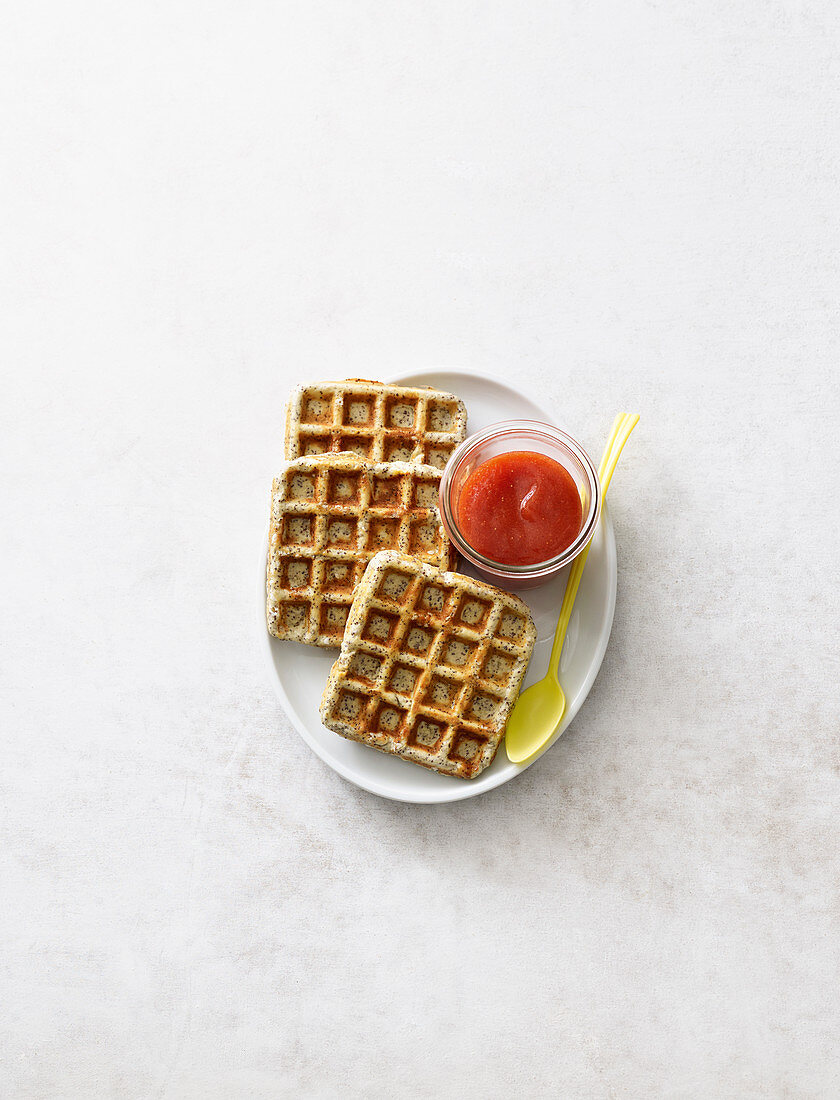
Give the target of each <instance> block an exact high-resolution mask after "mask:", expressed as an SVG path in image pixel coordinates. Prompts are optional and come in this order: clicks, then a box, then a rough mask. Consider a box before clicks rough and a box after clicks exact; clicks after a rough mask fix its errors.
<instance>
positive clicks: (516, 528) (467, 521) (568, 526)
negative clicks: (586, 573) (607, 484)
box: [457, 451, 583, 565]
mask: <svg viewBox="0 0 840 1100" xmlns="http://www.w3.org/2000/svg"><path fill="white" fill-rule="evenodd" d="M457 509H458V516H457V518H458V524H459V526H460V528H461V531H462V533H463V536H464V538H465V539H466V541H467V542H468V543H469V544H470V546H472V547H473V548H474V549H475V550H477V551H478V552H479V553H480V554H483V555H484V556H485V557H486V558H490V560H491V561H495V562H499V563H500V564H503V565H536V564H537V563H538V562H542V561H547V560H548V559H549V558H553V557H556V556H557V555H558V554H560V553H562V552H563V551H564V550H565V549H566V547H567V546H570V545H571V544H572V543H573V542H574V540H575V539H576V538H577V536H578V534H579V532H580V527H581V522H582V519H583V507H582V505H581V500H580V493H579V492H578V488H577V485H576V484H575V481H574V478H573V477H572V475H571V474H570V473H569V472H568V470H567V469H566V468H565V467H564V466H561V464H560V463H559V462H555V460H554V459H553V458H549V457H548V455H543V454H538V453H537V452H535V451H508V453H507V454H501V455H497V456H496V457H495V458H490V459H488V460H487V461H486V462H482V463H481V465H480V466H477V467H476V468H475V469H474V470H473V471H472V473H471V474H470V475H469V476H468V477H467V479H466V481H465V482H464V486H463V488H462V489H461V493H460V496H459V499H458V506H457Z"/></svg>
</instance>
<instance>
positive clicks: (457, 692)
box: [321, 552, 536, 779]
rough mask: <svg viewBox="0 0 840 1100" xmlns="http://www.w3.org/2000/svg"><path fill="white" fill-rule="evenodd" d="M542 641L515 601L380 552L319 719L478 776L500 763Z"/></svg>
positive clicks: (437, 767) (400, 752) (431, 764)
mask: <svg viewBox="0 0 840 1100" xmlns="http://www.w3.org/2000/svg"><path fill="white" fill-rule="evenodd" d="M535 640H536V629H535V627H534V623H533V620H532V618H531V614H530V612H529V610H528V608H527V606H526V605H525V604H524V603H523V602H522V600H520V599H519V598H518V597H516V596H512V595H511V594H510V593H508V592H502V591H500V590H499V589H498V588H494V587H493V586H492V585H489V584H484V583H483V582H481V581H476V580H473V579H472V578H471V577H465V576H462V575H461V574H460V573H451V572H444V571H442V570H440V569H435V568H434V567H432V566H429V565H425V564H424V563H423V562H420V561H418V560H417V559H416V558H411V557H406V556H405V555H402V554H395V553H390V552H385V553H381V554H377V555H376V557H375V558H373V560H372V561H371V563H370V565H368V567H367V569H366V571H365V575H364V577H363V578H362V581H361V584H360V585H359V587H358V588H357V589H356V596H355V598H354V600H353V606H352V607H351V609H350V616H349V618H348V620H347V627H346V629H345V632H344V641H343V642H342V645H341V653H340V654H339V656H338V659H337V660H336V662H335V664H334V665H333V667H332V670H331V671H330V675H329V679H328V682H327V687H326V689H325V691H324V695H323V697H322V699H321V719H322V721H323V723H324V725H325V726H326V727H327V728H328V729H331V730H334V731H335V732H336V733H340V734H341V735H342V736H343V737H347V738H349V739H350V740H353V741H361V742H363V743H364V744H366V745H370V746H372V747H373V748H377V749H381V750H382V751H383V752H389V753H394V754H395V755H397V756H401V757H403V758H404V759H406V760H412V761H414V763H416V764H422V765H423V766H424V767H427V768H432V769H433V770H434V771H437V772H442V773H443V774H445V775H455V776H460V777H461V778H464V779H472V778H474V777H475V776H476V775H478V774H479V772H481V771H483V770H484V769H485V768H486V767H487V765H488V764H490V763H491V762H492V760H493V757H494V756H495V755H496V750H497V749H498V747H499V742H500V741H501V739H502V737H503V735H504V732H505V725H506V724H507V720H508V716H509V715H510V711H511V708H512V707H513V704H514V702H515V701H516V698H517V696H518V695H519V687H520V685H521V683H522V678H523V676H524V675H525V670H526V668H527V667H528V661H529V660H530V657H531V652H532V650H533V648H534V642H535Z"/></svg>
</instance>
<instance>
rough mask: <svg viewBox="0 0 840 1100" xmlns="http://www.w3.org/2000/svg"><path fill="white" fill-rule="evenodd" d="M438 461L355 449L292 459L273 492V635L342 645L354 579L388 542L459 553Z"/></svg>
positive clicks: (447, 560)
mask: <svg viewBox="0 0 840 1100" xmlns="http://www.w3.org/2000/svg"><path fill="white" fill-rule="evenodd" d="M439 483H440V470H437V469H435V468H434V467H432V466H419V465H411V464H410V463H405V462H382V463H378V464H375V465H374V464H371V463H368V462H365V461H364V460H363V459H361V458H357V457H356V456H355V455H350V454H338V455H333V454H325V455H313V456H311V457H310V458H298V459H296V460H295V461H294V462H289V463H287V464H286V467H285V469H284V471H283V473H282V474H281V475H280V477H278V478H276V479H275V480H274V484H273V486H272V493H271V525H270V529H269V544H268V568H267V573H266V618H267V621H268V629H269V632H270V633H271V634H273V635H274V636H275V638H291V639H293V640H295V641H299V642H306V643H308V644H309V645H320V646H336V647H337V646H339V645H341V638H342V635H343V634H344V624H345V623H346V621H347V613H348V611H349V609H350V604H351V603H352V601H353V593H354V590H355V588H356V585H357V584H358V582H359V581H360V580H361V577H362V574H363V573H364V571H365V566H366V565H367V563H368V562H369V561H370V559H371V558H372V557H373V556H374V554H376V553H377V552H378V551H380V550H384V549H394V550H401V551H403V552H405V553H406V554H414V555H416V556H417V557H418V558H420V559H421V560H423V561H428V562H432V563H434V564H435V565H440V566H443V567H444V568H445V567H447V566H449V565H450V564H451V563H452V562H453V561H454V554H453V551H452V547H451V544H450V542H449V539H448V538H447V537H446V533H445V532H444V529H443V526H442V524H441V522H440V515H439V512H438V488H439Z"/></svg>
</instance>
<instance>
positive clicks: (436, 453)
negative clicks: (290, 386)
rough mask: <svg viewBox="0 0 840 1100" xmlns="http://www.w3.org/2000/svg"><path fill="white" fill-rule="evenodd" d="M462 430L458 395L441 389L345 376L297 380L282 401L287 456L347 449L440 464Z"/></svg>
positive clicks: (373, 458) (374, 457)
mask: <svg viewBox="0 0 840 1100" xmlns="http://www.w3.org/2000/svg"><path fill="white" fill-rule="evenodd" d="M466 434H467V410H466V407H465V406H464V403H463V401H461V400H459V398H457V397H455V396H454V394H451V393H443V392H442V391H441V390H433V389H428V388H421V389H412V388H410V387H407V386H388V385H385V384H384V383H382V382H367V381H364V380H363V379H353V378H351V379H346V380H345V381H343V382H317V383H315V384H314V385H312V386H299V387H298V388H297V389H296V390H295V391H294V392H293V393H292V395H291V397H290V398H289V401H288V404H287V406H286V440H285V449H286V458H287V459H292V458H299V457H301V456H304V455H314V454H323V453H324V452H327V451H336V452H337V451H351V452H352V453H353V454H357V455H359V457H360V458H366V459H368V461H370V462H417V463H421V464H423V465H426V466H436V467H437V468H438V469H439V470H442V469H443V468H444V466H445V465H446V463H447V461H448V459H449V456H450V455H451V454H452V452H453V451H454V450H455V448H456V447H457V446H458V444H459V443H460V442H461V441H462V440H463V439H464V437H465V436H466Z"/></svg>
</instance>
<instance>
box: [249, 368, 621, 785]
mask: <svg viewBox="0 0 840 1100" xmlns="http://www.w3.org/2000/svg"><path fill="white" fill-rule="evenodd" d="M427 374H464V375H468V376H470V377H471V378H473V379H476V378H477V379H485V380H486V381H488V382H492V383H493V384H494V385H497V386H501V387H503V388H505V389H508V390H510V391H511V392H512V393H515V394H518V395H519V396H522V397H525V398H527V399H528V400H529V401H531V402H532V403H533V404H535V405H538V404H539V402H538V401H536V400H535V399H534V398H533V397H532V395H531V394H530V393H528V392H527V390H523V389H518V388H516V387H514V386H511V385H510V384H509V383H508V382H506V381H505V380H504V379H502V378H498V377H496V376H495V375H493V374H489V373H488V372H486V371H481V370H477V369H476V368H474V367H447V366H436V367H426V368H423V369H422V370H406V371H399V372H388V373H387V374H386V375H385V376H384V381H386V382H389V383H393V384H395V385H396V384H404V383H406V382H410V381H411V380H412V379H413V378H416V376H417V375H427ZM415 384H418V385H419V383H415ZM545 411H546V414H547V416H548V418H550V420H551V421H552V422H553V423H555V424H556V423H557V419H556V416H555V414H554V409H553V406H548V407H547V408H546V410H545ZM599 527H601V529H602V531H603V534H604V538H605V547H604V549H605V553H606V558H607V572H608V576H609V579H610V580H611V582H612V583H610V584H608V593H607V608H606V615H605V617H604V626H603V627H602V629H601V634H600V637H599V641H598V646H597V648H596V651H595V653H594V655H593V659H592V661H591V662H590V665H589V668H588V670H587V674H586V677H585V678H584V681H583V684H582V685H581V689H580V692H579V694H580V698H579V701H578V702H577V705H576V706H575V707H574V709H572V710H570V709H568V708H567V711H566V713H565V714H564V715H563V720H562V721H561V722H560V724H559V725H558V727H557V729H556V730H555V732H554V734H553V735H552V737H551V738H549V740H548V741H547V742H546V743H545V745H544V746H543V747H542V749H540V751H539V752H538V753H536V754H535V755H534V756H533V757H531V758H530V759H529V760H526V761H524V762H523V763H522V764H513V768H514V771H513V773H512V774H504V773H502V774H500V775H498V776H493V777H489V776H488V777H485V782H484V783H482V784H481V786H479V787H476V786H475V785H474V784H475V783H476V781H475V780H471V781H469V782H465V783H463V784H459V785H458V786H457V787H453V789H452V791H451V792H450V791H448V790H443V789H442V790H441V791H440V792H432V793H431V796H430V792H426V793H425V794H424V795H423V796H420V797H418V796H414V797H412V796H411V795H410V794H409V793H408V792H405V793H397V792H395V791H393V790H392V789H390V788H388V787H383V785H382V784H381V783H379V782H377V781H376V779H373V778H370V779H368V778H362V777H360V776H359V775H358V774H356V773H354V772H353V771H352V770H351V769H349V768H347V767H346V766H345V765H344V764H343V763H342V762H341V761H340V760H337V759H334V758H332V757H330V755H329V754H328V753H327V752H326V751H325V750H324V747H323V746H322V745H321V744H320V743H319V742H318V741H317V739H316V738H315V737H314V736H313V735H312V733H311V732H310V730H309V728H308V726H307V725H306V723H305V722H304V721H303V720H302V719H301V718H300V716H299V715H298V713H297V711H296V710H295V708H294V706H293V705H292V702H291V700H290V698H289V696H288V695H287V694H286V691H285V688H284V687H283V682H282V680H281V679H280V677H279V676H278V674H277V669H276V666H275V664H274V659H273V656H272V638H271V635H270V634H269V633H268V631H267V630H266V625H265V584H266V580H265V577H266V560H267V555H268V539H269V523H268V522H267V523H266V525H265V528H264V535H263V540H262V542H263V545H262V550H261V554H260V567H259V570H258V581H259V587H258V595H259V598H258V601H257V606H258V619H257V622H258V629H259V634H260V638H261V645H260V649H261V651H262V653H263V658H264V660H265V662H266V671H267V673H268V674H269V677H270V679H271V683H272V686H273V689H274V693H275V694H276V696H277V698H278V699H279V701H280V703H281V705H282V707H283V710H284V712H285V714H286V717H287V718H288V719H289V720H290V721H291V723H292V725H293V726H294V728H295V729H296V730H297V732H298V733H299V734H300V736H301V737H302V738H303V740H304V741H305V742H306V744H307V745H308V746H309V747H310V749H312V750H313V752H314V753H315V754H316V755H317V756H318V757H319V758H320V759H321V760H322V761H323V762H324V763H325V764H326V765H327V766H328V767H329V768H331V769H332V770H333V771H334V772H336V773H337V774H338V775H340V776H341V777H342V779H344V780H346V781H347V782H349V783H352V784H353V785H354V786H356V787H359V788H360V789H361V790H365V791H368V792H369V793H370V794H375V795H377V796H378V797H379V798H387V799H389V800H391V801H393V802H403V803H406V804H409V805H440V804H446V803H449V802H460V801H462V800H463V799H465V798H475V797H477V796H478V795H482V794H488V793H489V792H490V791H492V790H496V789H497V788H498V787H501V786H503V785H504V784H505V783H509V782H510V781H511V780H513V779H517V778H518V777H519V776H520V775H522V773H523V772H525V771H527V770H528V768H530V767H531V766H532V765H533V764H536V762H537V761H538V760H540V759H541V758H542V757H543V756H544V755H545V753H547V752H548V751H549V750H550V749H551V747H552V746H553V745H554V743H555V742H556V741H558V740H559V738H560V737H562V736H563V734H564V733H565V731H566V729H567V728H568V726H569V725H570V724H571V723H572V721H573V720H574V718H575V717H576V715H577V713H578V711H579V710H580V708H581V707H582V706H583V704H584V703H585V702H586V700H587V698H588V697H589V693H590V691H591V690H592V685H593V684H594V683H595V680H596V679H597V677H598V673H599V672H600V670H601V665H602V664H603V660H604V656H605V654H606V652H607V646H608V645H609V641H610V637H611V636H612V626H613V620H614V618H615V606H616V597H617V580H618V555H617V548H616V542H615V531H614V529H613V524H612V518H611V516H610V513H609V509H608V507H607V502H606V501H604V503H603V506H602V508H601V518H600V520H599ZM558 613H559V608H558ZM336 736H338V735H336ZM498 751H499V752H504V744H503V743H502V744H500V745H499V750H498ZM509 763H512V762H509ZM488 778H492V780H493V781H492V782H490V783H487V782H486V780H487V779H488ZM478 782H480V780H479V781H478Z"/></svg>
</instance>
